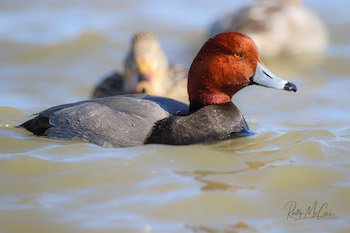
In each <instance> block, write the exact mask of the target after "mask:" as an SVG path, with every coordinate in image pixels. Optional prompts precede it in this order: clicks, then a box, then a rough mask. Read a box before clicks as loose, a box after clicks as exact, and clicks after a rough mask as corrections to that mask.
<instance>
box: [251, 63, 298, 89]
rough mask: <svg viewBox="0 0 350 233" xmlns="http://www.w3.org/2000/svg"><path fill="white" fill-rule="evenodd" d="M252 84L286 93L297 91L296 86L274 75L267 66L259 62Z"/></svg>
mask: <svg viewBox="0 0 350 233" xmlns="http://www.w3.org/2000/svg"><path fill="white" fill-rule="evenodd" d="M251 84H256V85H259V86H263V87H269V88H275V89H280V90H286V91H294V92H296V91H297V87H296V86H295V84H293V83H291V82H288V81H286V80H284V79H281V78H280V77H278V76H277V75H275V74H273V73H272V72H271V71H270V70H269V69H268V68H267V67H266V66H264V65H263V64H261V63H260V62H258V65H257V66H256V70H255V74H254V76H253V77H251Z"/></svg>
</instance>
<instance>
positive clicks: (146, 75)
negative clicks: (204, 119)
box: [91, 32, 188, 103]
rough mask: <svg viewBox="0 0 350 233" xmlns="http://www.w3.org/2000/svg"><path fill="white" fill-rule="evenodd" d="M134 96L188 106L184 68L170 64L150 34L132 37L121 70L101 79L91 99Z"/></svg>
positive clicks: (157, 42)
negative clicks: (186, 104)
mask: <svg viewBox="0 0 350 233" xmlns="http://www.w3.org/2000/svg"><path fill="white" fill-rule="evenodd" d="M133 93H139V94H149V95H157V96H165V97H169V98H174V99H177V100H179V101H182V102H185V103H188V94H187V71H186V69H185V68H184V67H183V66H182V65H180V64H175V65H174V64H169V61H168V58H167V56H166V54H165V52H164V50H163V49H162V47H161V45H160V43H159V40H158V38H157V36H156V35H155V34H153V33H151V32H137V33H135V34H134V35H133V37H132V40H131V43H130V48H129V52H128V54H127V56H126V58H125V61H124V71H113V72H112V73H111V74H109V75H107V77H105V78H103V79H102V80H101V81H100V82H99V83H98V84H97V85H96V87H95V88H94V89H93V91H92V95H91V97H92V98H100V97H107V96H113V95H122V94H133Z"/></svg>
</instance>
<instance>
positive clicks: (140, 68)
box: [124, 32, 169, 95]
mask: <svg viewBox="0 0 350 233" xmlns="http://www.w3.org/2000/svg"><path fill="white" fill-rule="evenodd" d="M124 67H125V89H127V90H128V91H129V92H133V93H145V94H150V95H163V94H164V93H163V91H164V89H165V88H164V86H165V85H166V80H167V75H168V69H169V64H168V59H167V57H166V55H165V53H164V52H163V50H162V48H161V46H160V43H159V41H158V39H157V37H156V36H155V35H154V34H152V33H149V32H140V33H136V34H135V35H134V37H133V39H132V42H131V46H130V51H129V53H128V56H127V58H126V60H125V64H124Z"/></svg>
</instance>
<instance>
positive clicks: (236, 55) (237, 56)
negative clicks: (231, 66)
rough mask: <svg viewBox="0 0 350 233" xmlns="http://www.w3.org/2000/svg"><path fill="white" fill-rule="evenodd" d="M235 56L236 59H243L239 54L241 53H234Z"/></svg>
mask: <svg viewBox="0 0 350 233" xmlns="http://www.w3.org/2000/svg"><path fill="white" fill-rule="evenodd" d="M233 56H234V57H235V58H241V54H239V53H234V54H233Z"/></svg>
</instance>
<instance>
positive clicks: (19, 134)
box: [0, 0, 350, 233]
mask: <svg viewBox="0 0 350 233" xmlns="http://www.w3.org/2000/svg"><path fill="white" fill-rule="evenodd" d="M244 2H245V1H228V0H219V1H190V2H189V1H183V0H180V1H162V2H161V1H159V2H157V1H155V0H148V1H147V0H144V1H127V2H122V1H108V0H103V1H94V2H93V1H91V2H87V1H78V0H77V1H74V2H72V1H40V0H37V1H34V0H32V1H26V2H19V1H11V2H10V1H5V2H4V1H2V2H1V3H0V51H1V52H0V81H1V85H0V93H1V94H0V159H1V161H0V232H5V233H18V232H27V233H28V232H99V233H101V232H349V229H350V201H349V194H350V183H349V179H350V172H349V170H350V169H349V168H350V159H349V156H350V127H349V123H350V118H349V116H350V108H349V107H348V106H349V104H350V91H349V89H350V78H349V74H350V66H349V64H350V63H349V62H350V39H349V38H350V31H349V30H348V28H349V25H350V15H349V14H348V9H349V7H350V2H347V1H341V0H337V1H325V0H324V1H316V0H313V1H311V0H310V1H306V5H307V6H309V7H311V8H312V9H313V10H314V11H315V12H317V14H319V15H320V17H322V19H323V20H324V21H325V23H326V24H327V25H328V27H329V31H330V45H329V47H328V49H327V52H326V55H325V56H324V57H323V58H315V57H311V58H310V57H297V58H286V59H279V60H271V61H265V63H266V64H267V65H268V66H269V67H270V68H271V70H272V71H274V73H277V74H279V75H280V76H282V77H284V78H286V79H288V80H290V81H293V82H295V83H296V84H297V86H298V92H297V93H287V92H282V91H276V90H271V89H265V88H261V87H249V88H246V89H245V90H242V91H241V92H240V93H238V94H237V95H236V96H235V97H234V102H235V103H236V104H237V106H238V107H239V108H240V109H241V111H242V112H243V114H244V115H245V117H246V119H247V121H248V124H249V125H250V127H251V128H252V129H253V130H254V131H255V135H254V136H251V137H247V138H239V139H236V140H231V141H225V142H221V143H216V144H210V145H193V146H177V147H176V146H158V145H148V146H142V147H136V148H124V149H105V148H100V147H97V146H95V145H91V144H84V143H77V142H70V141H58V140H54V139H49V138H38V137H33V136H32V135H31V134H29V133H28V132H26V131H24V130H22V129H16V128H13V127H12V126H14V125H17V124H19V123H21V122H23V121H24V120H26V119H28V118H29V117H30V114H33V113H35V112H38V111H40V110H43V109H45V108H47V107H50V106H53V105H58V104H62V103H67V102H72V101H78V100H82V99H86V98H87V97H88V96H89V94H90V92H91V87H92V86H93V85H94V84H95V83H96V82H98V80H99V78H100V77H101V76H103V75H104V74H106V73H108V72H109V71H110V70H112V69H113V68H116V67H120V64H121V61H122V59H123V58H124V56H125V52H126V47H127V45H128V40H129V38H130V37H131V35H132V33H134V32H135V31H138V30H150V31H153V32H155V33H156V34H158V35H159V37H160V41H161V44H162V45H163V47H164V49H165V51H166V52H167V54H168V55H169V57H170V60H171V61H173V62H174V63H182V64H184V65H185V66H187V67H188V66H189V65H190V63H191V60H192V58H193V57H194V55H195V54H196V52H197V50H198V48H199V47H200V46H201V44H202V42H203V41H204V40H205V33H206V32H205V29H206V28H207V26H208V25H209V24H210V22H212V21H213V20H214V19H215V17H217V16H218V15H219V14H221V13H223V12H226V11H227V9H230V8H233V7H235V6H240V5H242V4H244ZM330 13H331V14H330ZM290 201H295V202H296V203H297V208H298V209H300V211H304V212H305V211H306V210H307V208H308V207H309V206H311V207H312V206H313V205H316V208H315V209H316V210H320V209H321V210H320V214H321V215H322V214H325V212H331V213H332V214H333V215H330V214H329V215H327V216H326V217H331V218H332V219H324V218H321V219H317V218H314V219H301V220H296V221H295V220H293V219H291V218H289V219H287V217H288V210H289V209H288V208H289V207H290V206H289V204H287V203H288V202H290ZM325 203H327V207H326V210H325V209H324V207H325V206H324V204H325ZM286 205H287V206H286Z"/></svg>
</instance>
